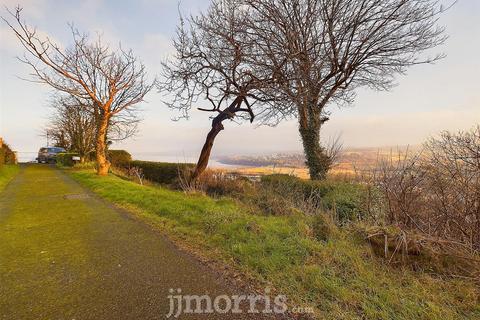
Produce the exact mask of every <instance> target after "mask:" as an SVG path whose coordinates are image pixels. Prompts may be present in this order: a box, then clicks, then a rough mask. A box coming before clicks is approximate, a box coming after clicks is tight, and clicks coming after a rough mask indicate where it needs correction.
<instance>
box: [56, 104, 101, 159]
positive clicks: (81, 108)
mask: <svg viewBox="0 0 480 320" xmlns="http://www.w3.org/2000/svg"><path fill="white" fill-rule="evenodd" d="M52 107H53V109H54V113H53V114H52V116H51V119H50V123H49V124H48V127H47V134H49V136H50V137H52V138H53V139H54V141H55V142H56V145H58V146H61V147H63V148H65V149H67V150H69V151H74V152H77V153H78V154H79V155H80V158H81V161H82V162H83V161H84V160H85V159H86V158H88V157H89V156H90V154H91V153H92V152H93V151H95V140H96V136H97V123H96V121H95V118H94V116H93V113H92V112H91V109H92V108H89V106H87V105H84V104H83V103H82V101H79V100H78V99H76V98H75V97H74V96H69V95H68V96H65V95H57V96H56V97H55V100H54V101H53V103H52Z"/></svg>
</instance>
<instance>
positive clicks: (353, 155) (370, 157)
mask: <svg viewBox="0 0 480 320" xmlns="http://www.w3.org/2000/svg"><path fill="white" fill-rule="evenodd" d="M418 150H419V147H418V146H414V147H404V146H402V147H379V148H375V147H372V148H345V149H344V150H343V151H342V152H341V154H340V157H339V159H338V161H337V164H336V165H335V168H334V171H340V172H349V171H353V170H354V168H357V169H362V168H367V167H369V166H371V165H373V164H375V163H376V161H377V159H378V158H379V157H384V156H390V155H391V156H393V157H396V156H398V154H399V153H400V154H404V153H405V152H407V151H409V152H415V151H418ZM217 161H218V162H220V163H223V164H227V165H232V166H239V167H281V168H297V169H302V168H305V156H304V155H303V154H302V153H277V154H271V155H259V156H242V155H235V156H225V157H220V158H217Z"/></svg>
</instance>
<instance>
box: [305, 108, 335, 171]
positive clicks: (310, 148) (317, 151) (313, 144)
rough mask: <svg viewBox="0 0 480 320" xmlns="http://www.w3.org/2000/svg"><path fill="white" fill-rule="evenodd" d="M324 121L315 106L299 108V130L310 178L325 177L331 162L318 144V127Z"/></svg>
mask: <svg viewBox="0 0 480 320" xmlns="http://www.w3.org/2000/svg"><path fill="white" fill-rule="evenodd" d="M325 121H326V120H324V119H322V118H321V114H320V112H318V110H317V109H315V107H310V106H308V107H304V106H302V107H300V108H299V131H300V136H301V138H302V143H303V150H304V153H305V158H306V165H307V167H308V170H309V173H310V179H312V180H323V179H325V178H326V177H327V172H328V170H329V169H330V166H331V164H332V163H331V159H330V158H329V156H328V155H327V154H326V152H325V149H324V148H323V147H322V146H321V145H320V127H321V125H322V123H323V122H325Z"/></svg>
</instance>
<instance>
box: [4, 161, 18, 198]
mask: <svg viewBox="0 0 480 320" xmlns="http://www.w3.org/2000/svg"><path fill="white" fill-rule="evenodd" d="M18 171H19V167H18V166H17V165H3V166H1V167H0V192H1V191H2V190H3V189H4V188H5V186H6V185H7V184H8V183H9V182H10V180H12V179H13V177H15V175H16V174H17V173H18Z"/></svg>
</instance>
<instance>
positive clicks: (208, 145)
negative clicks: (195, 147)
mask: <svg viewBox="0 0 480 320" xmlns="http://www.w3.org/2000/svg"><path fill="white" fill-rule="evenodd" d="M243 99H244V98H243V97H241V96H239V97H237V98H236V99H235V100H234V101H233V102H232V103H231V104H230V106H228V108H226V109H225V110H223V111H222V112H220V113H219V114H218V115H217V116H216V117H215V118H214V119H213V121H212V129H210V132H208V135H207V139H206V140H205V143H204V145H203V148H202V152H201V153H200V157H199V158H198V162H197V165H196V167H195V171H194V172H193V174H192V176H191V177H190V181H195V180H196V179H197V178H198V177H199V176H200V175H201V174H202V173H203V172H204V171H205V169H206V168H207V166H208V160H209V159H210V153H211V151H212V148H213V143H214V141H215V138H216V137H217V135H218V134H219V133H220V131H222V130H223V129H224V127H223V124H222V122H223V120H226V119H229V118H233V116H234V115H235V113H236V112H237V111H238V109H239V108H240V105H241V103H242V100H243Z"/></svg>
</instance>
